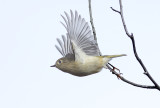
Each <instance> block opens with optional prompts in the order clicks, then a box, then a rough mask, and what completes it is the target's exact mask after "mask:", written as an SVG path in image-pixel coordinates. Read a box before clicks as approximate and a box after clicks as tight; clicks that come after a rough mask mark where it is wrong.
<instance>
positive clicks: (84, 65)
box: [69, 56, 104, 76]
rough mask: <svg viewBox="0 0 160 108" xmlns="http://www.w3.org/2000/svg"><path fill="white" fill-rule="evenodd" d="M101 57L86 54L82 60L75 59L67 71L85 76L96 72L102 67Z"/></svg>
mask: <svg viewBox="0 0 160 108" xmlns="http://www.w3.org/2000/svg"><path fill="white" fill-rule="evenodd" d="M103 64H104V63H103V59H102V58H99V57H97V56H88V57H87V58H85V59H84V61H83V62H79V61H76V62H75V66H74V67H72V69H71V70H70V72H69V73H71V74H73V75H76V76H86V75H90V74H94V73H97V72H99V71H101V69H102V68H103Z"/></svg>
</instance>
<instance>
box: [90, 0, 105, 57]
mask: <svg viewBox="0 0 160 108" xmlns="http://www.w3.org/2000/svg"><path fill="white" fill-rule="evenodd" d="M88 4H89V16H90V23H91V26H92V31H93V35H94V40H95V41H96V45H97V46H98V42H97V36H96V30H95V27H94V23H93V17H92V7H91V0H88ZM99 55H102V53H101V51H100V50H99Z"/></svg>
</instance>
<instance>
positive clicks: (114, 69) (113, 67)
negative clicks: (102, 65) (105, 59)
mask: <svg viewBox="0 0 160 108" xmlns="http://www.w3.org/2000/svg"><path fill="white" fill-rule="evenodd" d="M108 64H109V65H110V66H111V67H112V69H111V70H110V71H112V73H113V71H114V72H116V70H117V71H118V73H117V72H116V76H117V78H118V79H120V77H121V75H123V73H121V72H120V69H118V68H117V67H115V66H113V65H112V64H110V63H108ZM113 74H115V73H113Z"/></svg>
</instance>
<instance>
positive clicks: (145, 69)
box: [111, 0, 160, 91]
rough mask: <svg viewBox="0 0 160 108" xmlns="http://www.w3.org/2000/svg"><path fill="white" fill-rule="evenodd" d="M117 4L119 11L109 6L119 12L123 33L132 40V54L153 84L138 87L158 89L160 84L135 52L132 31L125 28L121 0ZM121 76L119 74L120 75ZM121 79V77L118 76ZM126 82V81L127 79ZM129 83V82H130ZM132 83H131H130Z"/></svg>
mask: <svg viewBox="0 0 160 108" xmlns="http://www.w3.org/2000/svg"><path fill="white" fill-rule="evenodd" d="M119 5H120V11H118V10H116V9H114V8H112V7H111V9H112V10H113V11H115V12H117V13H119V14H120V16H121V19H122V23H123V27H124V30H125V33H126V34H127V36H128V37H129V38H130V39H131V41H132V45H133V51H134V55H135V57H136V59H137V61H138V62H139V63H140V65H141V66H142V68H143V70H144V74H145V75H146V76H147V77H148V78H149V79H150V80H151V81H152V83H153V84H154V85H155V86H145V87H144V85H143V86H142V85H141V86H140V87H143V88H154V89H158V90H159V91H160V86H159V85H158V83H157V82H156V81H155V80H154V79H153V78H152V76H151V75H150V74H149V72H148V71H147V68H146V67H145V65H144V64H143V62H142V60H141V59H140V58H139V56H138V54H137V51H136V45H135V40H134V36H133V33H131V34H129V32H128V29H127V26H126V23H125V20H124V16H123V6H122V1H121V0H119ZM120 77H121V76H120ZM120 79H121V78H120ZM122 80H123V81H125V82H126V79H124V78H122ZM127 83H128V81H127ZM130 84H131V83H130ZM132 85H133V84H132Z"/></svg>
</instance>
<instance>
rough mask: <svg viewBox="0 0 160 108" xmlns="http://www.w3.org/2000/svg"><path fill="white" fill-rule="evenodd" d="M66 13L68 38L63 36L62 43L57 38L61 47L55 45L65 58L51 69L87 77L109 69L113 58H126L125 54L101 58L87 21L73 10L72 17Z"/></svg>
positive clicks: (65, 24) (65, 21) (65, 25)
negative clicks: (54, 68)
mask: <svg viewBox="0 0 160 108" xmlns="http://www.w3.org/2000/svg"><path fill="white" fill-rule="evenodd" d="M64 13H65V17H64V16H62V18H63V19H64V23H62V22H61V23H62V25H63V26H64V27H65V29H66V30H67V33H66V36H64V35H62V41H61V40H60V39H59V38H57V41H58V43H59V46H60V47H59V46H57V45H55V47H56V48H57V50H58V51H59V52H60V53H61V54H62V56H63V57H62V58H60V59H58V60H57V61H56V63H55V64H54V65H52V66H51V67H56V68H58V69H60V70H61V71H63V72H66V73H70V74H72V75H75V76H87V75H91V74H94V73H97V72H100V71H101V70H102V68H106V69H108V63H109V61H110V60H111V59H112V58H115V57H120V56H125V54H120V55H103V56H101V55H100V50H99V47H98V45H97V42H96V40H95V39H94V36H93V35H92V31H91V29H90V27H89V25H88V23H87V22H86V21H85V19H84V18H82V17H81V15H79V14H78V13H77V11H75V13H73V12H72V10H71V11H70V14H71V15H70V16H69V15H68V13H66V12H64Z"/></svg>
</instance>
